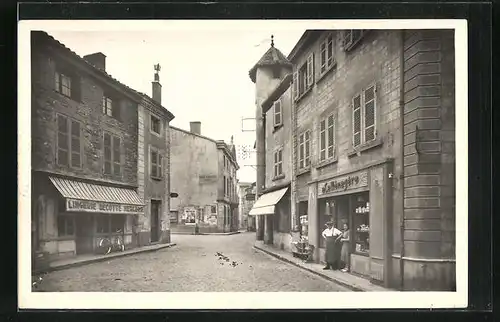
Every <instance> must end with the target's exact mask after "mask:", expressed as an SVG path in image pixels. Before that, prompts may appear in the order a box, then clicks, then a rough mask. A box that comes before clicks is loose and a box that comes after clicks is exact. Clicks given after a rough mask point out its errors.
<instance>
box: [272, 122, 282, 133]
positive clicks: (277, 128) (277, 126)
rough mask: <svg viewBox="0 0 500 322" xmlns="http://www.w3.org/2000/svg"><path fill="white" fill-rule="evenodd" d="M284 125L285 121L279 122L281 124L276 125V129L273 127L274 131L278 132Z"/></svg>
mask: <svg viewBox="0 0 500 322" xmlns="http://www.w3.org/2000/svg"><path fill="white" fill-rule="evenodd" d="M282 127H283V123H281V124H279V125H274V129H273V133H274V132H277V131H278V130H279V129H281V128H282Z"/></svg>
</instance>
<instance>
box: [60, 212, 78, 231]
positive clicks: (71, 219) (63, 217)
mask: <svg viewBox="0 0 500 322" xmlns="http://www.w3.org/2000/svg"><path fill="white" fill-rule="evenodd" d="M60 220H64V229H63V230H64V231H63V232H62V227H61V225H60V223H61V222H60ZM68 221H69V222H71V225H72V233H71V234H68ZM61 232H62V233H61ZM75 234H76V227H75V216H74V215H71V214H67V213H59V214H58V215H57V237H74V236H75Z"/></svg>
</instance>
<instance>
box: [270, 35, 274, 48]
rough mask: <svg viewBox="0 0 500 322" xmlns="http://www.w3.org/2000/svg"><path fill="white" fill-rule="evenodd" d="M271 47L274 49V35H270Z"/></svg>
mask: <svg viewBox="0 0 500 322" xmlns="http://www.w3.org/2000/svg"><path fill="white" fill-rule="evenodd" d="M271 47H274V35H271Z"/></svg>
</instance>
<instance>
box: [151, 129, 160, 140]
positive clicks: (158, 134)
mask: <svg viewBox="0 0 500 322" xmlns="http://www.w3.org/2000/svg"><path fill="white" fill-rule="evenodd" d="M149 133H151V134H153V135H155V136H157V137H159V138H161V133H156V132H155V131H152V130H149Z"/></svg>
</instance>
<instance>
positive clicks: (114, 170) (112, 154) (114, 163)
mask: <svg viewBox="0 0 500 322" xmlns="http://www.w3.org/2000/svg"><path fill="white" fill-rule="evenodd" d="M120 150H121V138H119V137H117V136H114V135H111V134H109V133H106V132H104V173H105V174H109V175H115V176H120V175H121V173H122V166H121V153H120Z"/></svg>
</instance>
